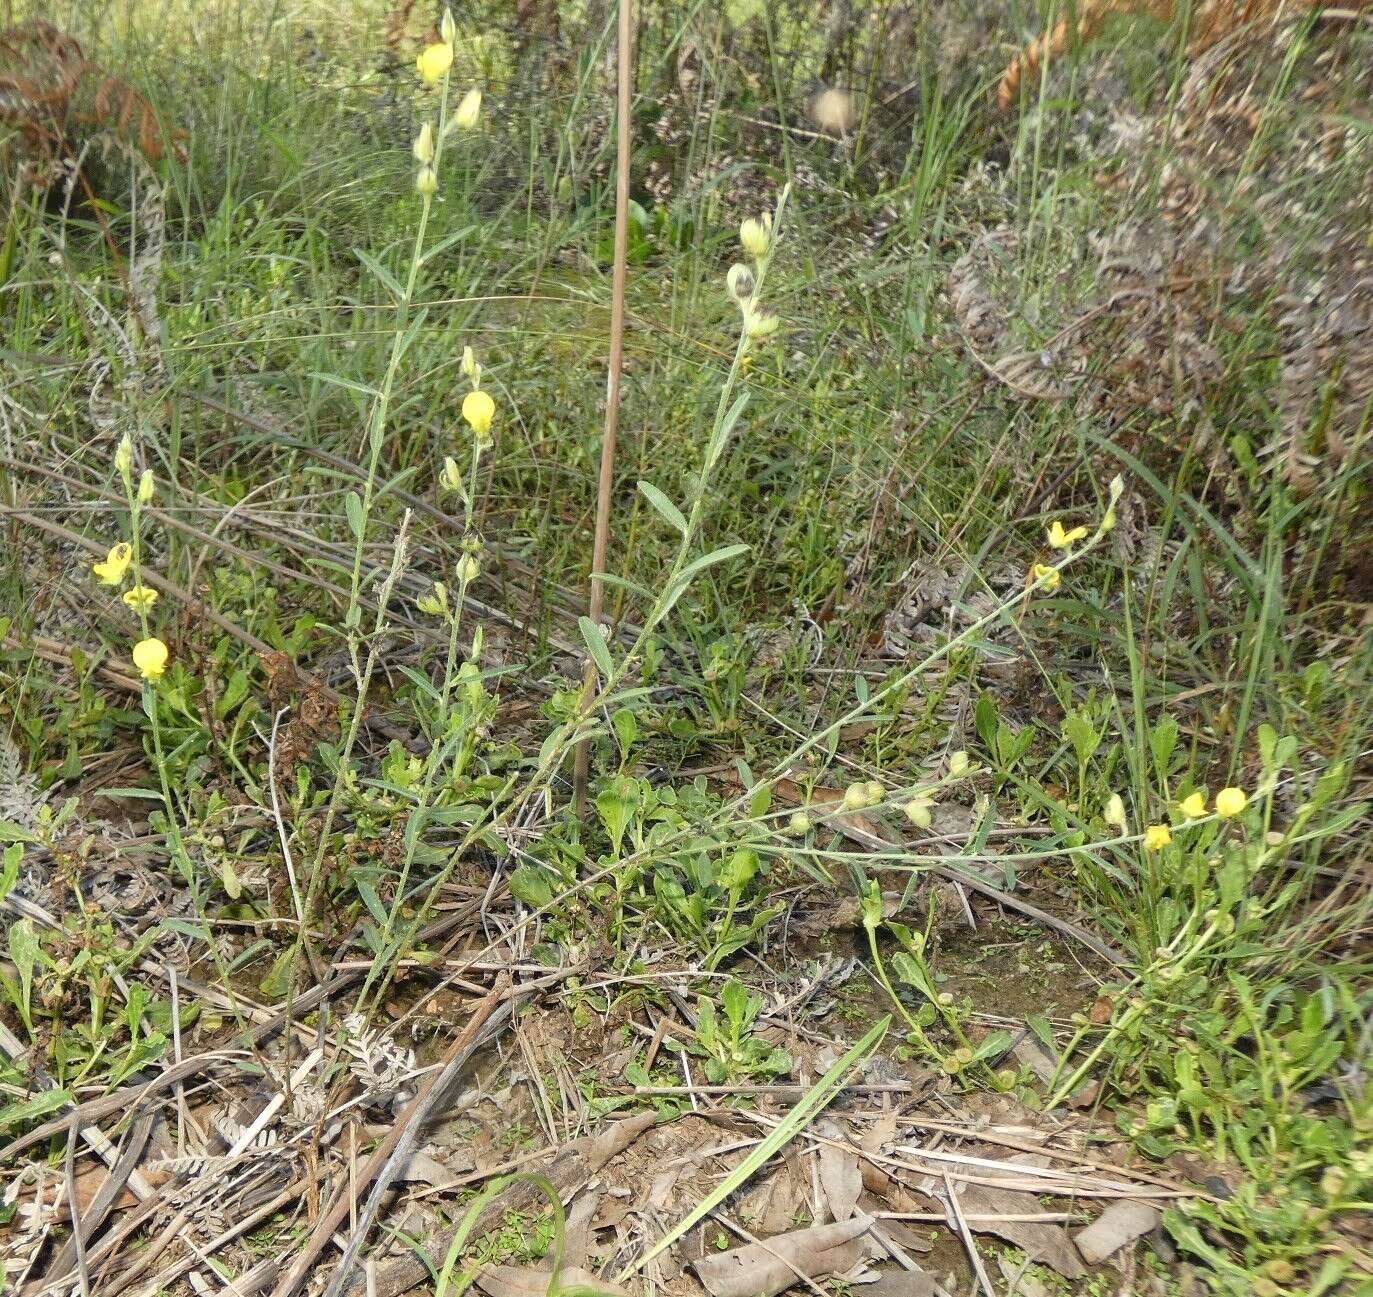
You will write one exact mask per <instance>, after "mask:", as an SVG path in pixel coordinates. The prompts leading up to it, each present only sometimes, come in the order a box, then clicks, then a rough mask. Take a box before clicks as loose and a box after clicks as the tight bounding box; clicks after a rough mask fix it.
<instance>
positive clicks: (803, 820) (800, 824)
mask: <svg viewBox="0 0 1373 1297" xmlns="http://www.w3.org/2000/svg"><path fill="white" fill-rule="evenodd" d="M787 832H788V833H791V834H793V835H794V836H796V837H798V838H800V837H804V836H805V835H806V834H807V833H809V832H810V816H809V815H807V814H806V813H805V811H793V812H792V813H791V818H790V819H789V820H788V821H787Z"/></svg>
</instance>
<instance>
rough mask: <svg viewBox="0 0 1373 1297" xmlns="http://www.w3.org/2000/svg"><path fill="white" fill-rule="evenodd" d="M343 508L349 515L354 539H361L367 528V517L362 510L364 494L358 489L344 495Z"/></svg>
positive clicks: (349, 524) (349, 526) (349, 527)
mask: <svg viewBox="0 0 1373 1297" xmlns="http://www.w3.org/2000/svg"><path fill="white" fill-rule="evenodd" d="M343 508H344V512H345V513H347V515H348V530H349V531H351V532H352V533H353V539H354V540H357V541H360V540H361V539H362V536H363V532H364V531H366V529H367V519H366V517H365V516H364V514H363V511H362V496H360V495H359V494H358V493H357V492H356V491H349V492H348V494H347V495H345V496H344V497H343Z"/></svg>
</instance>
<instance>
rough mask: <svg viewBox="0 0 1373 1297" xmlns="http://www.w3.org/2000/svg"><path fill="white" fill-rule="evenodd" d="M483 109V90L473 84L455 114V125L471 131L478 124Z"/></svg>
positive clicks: (459, 128)
mask: <svg viewBox="0 0 1373 1297" xmlns="http://www.w3.org/2000/svg"><path fill="white" fill-rule="evenodd" d="M481 110H482V92H481V91H480V90H478V89H477V87H476V86H473V87H472V89H471V90H469V91H468V92H467V93H466V94H465V95H463V97H462V99H461V101H460V102H459V103H458V108H457V111H456V112H455V113H454V114H453V125H454V126H455V127H456V128H457V129H458V130H460V131H470V130H471V129H472V128H473V127H474V126H475V125H476V124H477V118H478V117H480V116H481Z"/></svg>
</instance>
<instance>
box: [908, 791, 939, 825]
mask: <svg viewBox="0 0 1373 1297" xmlns="http://www.w3.org/2000/svg"><path fill="white" fill-rule="evenodd" d="M932 805H933V803H932V802H931V801H930V799H929V798H928V797H912V798H911V800H910V801H908V802H907V803H906V805H905V812H906V818H907V819H908V820H910V822H911V823H912V824H914V825H915V827H916V828H917V829H928V828H929V827H930V819H931V815H930V808H931V806H932Z"/></svg>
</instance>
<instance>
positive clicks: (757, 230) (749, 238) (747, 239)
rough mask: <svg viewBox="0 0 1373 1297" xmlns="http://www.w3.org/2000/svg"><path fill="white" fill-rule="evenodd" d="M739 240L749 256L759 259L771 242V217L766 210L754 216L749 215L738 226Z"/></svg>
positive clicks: (766, 251)
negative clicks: (760, 214)
mask: <svg viewBox="0 0 1373 1297" xmlns="http://www.w3.org/2000/svg"><path fill="white" fill-rule="evenodd" d="M739 242H740V244H741V245H742V246H743V249H744V251H745V252H747V253H748V255H749V256H750V257H752V258H753V259H754V260H755V261H761V260H762V259H763V258H764V257H766V256H767V254H768V246H769V244H770V243H771V242H772V217H771V216H769V215H768V214H767V213H766V212H764V213H763V215H762V216H759V217H756V218H755V217H752V216H750V217H749V218H748V220H746V221H744V222H743V223H742V224H741V225H740V226H739Z"/></svg>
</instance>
